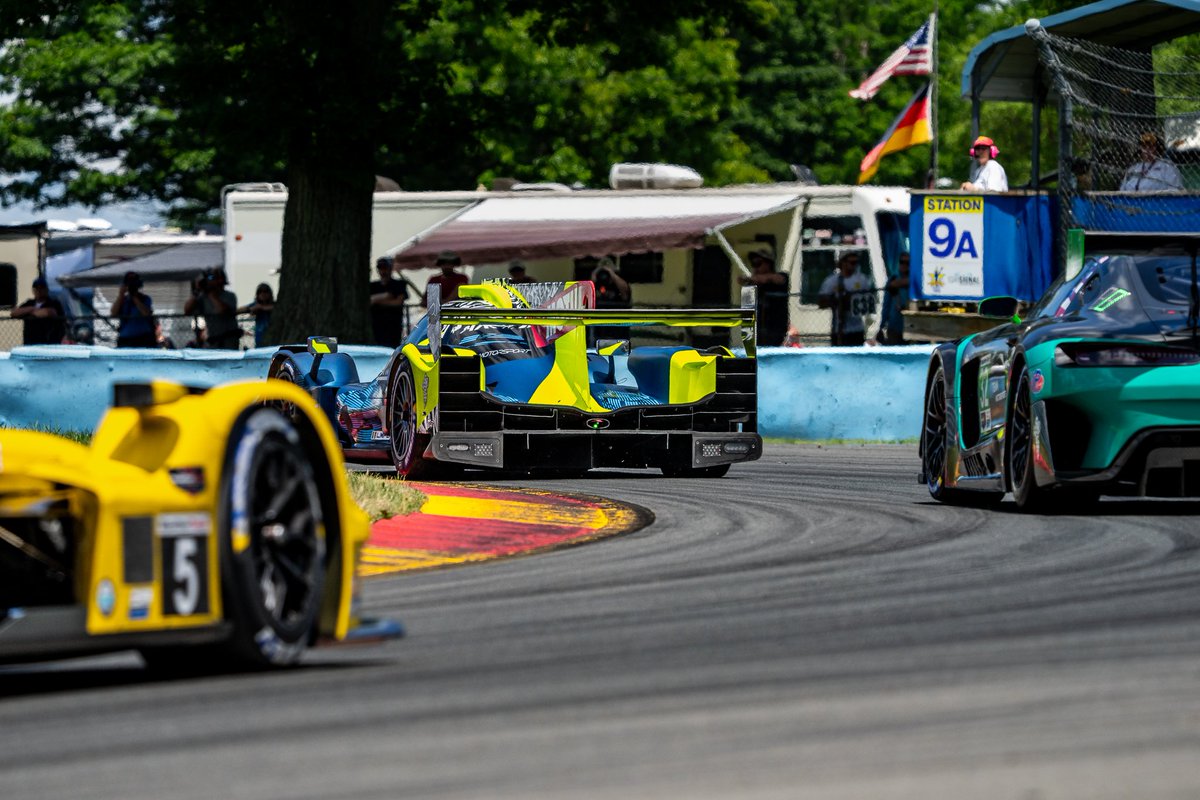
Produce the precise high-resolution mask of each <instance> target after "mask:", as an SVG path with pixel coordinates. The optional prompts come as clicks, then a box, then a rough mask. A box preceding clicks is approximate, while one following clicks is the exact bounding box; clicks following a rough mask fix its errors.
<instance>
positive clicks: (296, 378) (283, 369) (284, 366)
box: [267, 358, 304, 421]
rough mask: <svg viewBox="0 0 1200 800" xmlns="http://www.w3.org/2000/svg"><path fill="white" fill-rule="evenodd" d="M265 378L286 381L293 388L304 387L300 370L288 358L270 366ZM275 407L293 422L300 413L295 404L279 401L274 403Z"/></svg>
mask: <svg viewBox="0 0 1200 800" xmlns="http://www.w3.org/2000/svg"><path fill="white" fill-rule="evenodd" d="M267 377H268V378H275V379H276V380H281V381H286V382H287V383H290V384H293V385H294V386H300V387H303V386H304V382H303V381H302V380H301V378H300V370H299V368H297V367H296V362H294V361H292V360H291V359H290V358H288V359H284V360H283V361H281V362H279V363H278V364H276V365H274V366H272V367H271V370H270V372H268V373H267ZM275 407H276V408H278V409H279V410H280V411H282V412H283V415H284V416H285V417H287V418H288V419H290V420H293V421H294V420H295V419H296V418H297V416H298V415H299V413H300V412H299V409H297V408H296V404H295V403H289V402H287V401H284V400H280V401H278V402H277V403H275Z"/></svg>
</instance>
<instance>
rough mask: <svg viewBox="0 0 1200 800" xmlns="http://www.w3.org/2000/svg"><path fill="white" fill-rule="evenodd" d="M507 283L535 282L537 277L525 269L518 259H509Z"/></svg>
mask: <svg viewBox="0 0 1200 800" xmlns="http://www.w3.org/2000/svg"><path fill="white" fill-rule="evenodd" d="M508 282H509V283H537V278H535V277H533V276H532V275H530V274H529V273H527V272H526V271H525V265H524V264H523V263H521V262H520V261H510V262H509V264H508Z"/></svg>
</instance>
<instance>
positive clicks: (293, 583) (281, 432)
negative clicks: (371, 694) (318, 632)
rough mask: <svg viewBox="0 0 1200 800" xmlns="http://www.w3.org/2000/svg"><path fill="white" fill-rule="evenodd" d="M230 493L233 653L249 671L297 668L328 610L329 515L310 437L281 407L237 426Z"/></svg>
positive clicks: (230, 454)
mask: <svg viewBox="0 0 1200 800" xmlns="http://www.w3.org/2000/svg"><path fill="white" fill-rule="evenodd" d="M220 497H221V501H220V502H221V506H220V521H221V524H220V531H219V535H220V537H221V538H220V546H221V549H222V553H221V560H222V570H221V577H222V594H223V598H224V604H225V616H226V618H227V619H228V620H229V621H230V622H231V623H232V626H233V635H232V636H231V638H230V640H229V642H228V650H229V652H230V654H231V655H232V656H233V658H234V659H235V660H236V661H238V662H240V663H242V664H244V665H247V666H252V667H266V666H286V665H289V664H294V663H296V661H298V660H299V658H300V656H301V654H302V653H303V651H304V648H305V647H306V646H307V645H308V644H309V642H310V641H311V640H312V638H313V637H314V633H315V629H316V623H317V617H318V614H319V611H320V606H321V597H322V586H323V583H324V579H325V570H326V555H325V538H324V524H323V517H324V515H323V509H322V507H321V499H320V491H319V489H318V487H317V480H316V478H315V476H314V474H313V470H312V467H311V465H310V464H309V460H308V457H307V455H306V453H305V452H304V449H303V446H302V445H301V441H300V435H299V433H298V432H297V430H296V428H295V426H293V424H292V423H291V421H290V420H289V419H288V418H287V417H286V416H284V414H283V413H282V412H280V411H279V410H278V409H276V408H270V407H265V406H264V407H259V408H255V409H252V410H251V411H249V412H248V413H246V414H244V415H243V417H242V418H241V419H239V420H238V422H237V424H235V425H234V428H233V432H232V433H231V434H230V437H229V447H228V450H227V452H226V457H225V469H224V472H223V474H222V476H221V495H220Z"/></svg>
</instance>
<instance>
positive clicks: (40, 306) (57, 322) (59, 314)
mask: <svg viewBox="0 0 1200 800" xmlns="http://www.w3.org/2000/svg"><path fill="white" fill-rule="evenodd" d="M12 317H13V319H21V320H24V321H25V338H24V343H25V344H62V340H63V335H64V333H65V332H66V328H65V326H64V323H63V321H64V319H65V318H66V313H65V312H64V311H63V307H62V303H60V302H58V301H57V300H55V299H54V298H53V297H51V296H50V287H49V286H48V285H47V284H46V279H45V278H42V277H37V278H35V279H34V281H33V298H32V299H30V300H26V301H25V302H24V303H21V305H19V306H17V307H16V308H14V309H13V311H12Z"/></svg>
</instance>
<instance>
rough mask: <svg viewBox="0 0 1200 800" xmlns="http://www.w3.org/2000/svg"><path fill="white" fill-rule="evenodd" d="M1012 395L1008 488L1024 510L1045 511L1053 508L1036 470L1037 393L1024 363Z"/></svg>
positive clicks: (1008, 446)
mask: <svg viewBox="0 0 1200 800" xmlns="http://www.w3.org/2000/svg"><path fill="white" fill-rule="evenodd" d="M1013 386H1015V387H1016V390H1015V391H1013V392H1012V407H1011V410H1010V411H1009V415H1008V426H1007V431H1006V440H1007V442H1006V445H1005V446H1006V447H1007V448H1008V452H1007V453H1005V459H1004V461H1005V463H1006V464H1007V465H1008V485H1009V487H1010V488H1011V489H1012V493H1013V499H1014V500H1015V501H1016V502H1017V508H1019V509H1021V510H1022V511H1030V512H1044V511H1047V510H1048V509H1049V505H1050V499H1051V497H1050V496H1051V492H1050V491H1049V490H1047V489H1046V488H1044V487H1041V486H1038V485H1037V479H1036V476H1035V474H1034V470H1033V393H1032V392H1030V390H1029V371H1028V370H1027V369H1026V368H1025V365H1024V364H1022V365H1021V368H1020V372H1018V373H1017V377H1016V380H1014V381H1013Z"/></svg>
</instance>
